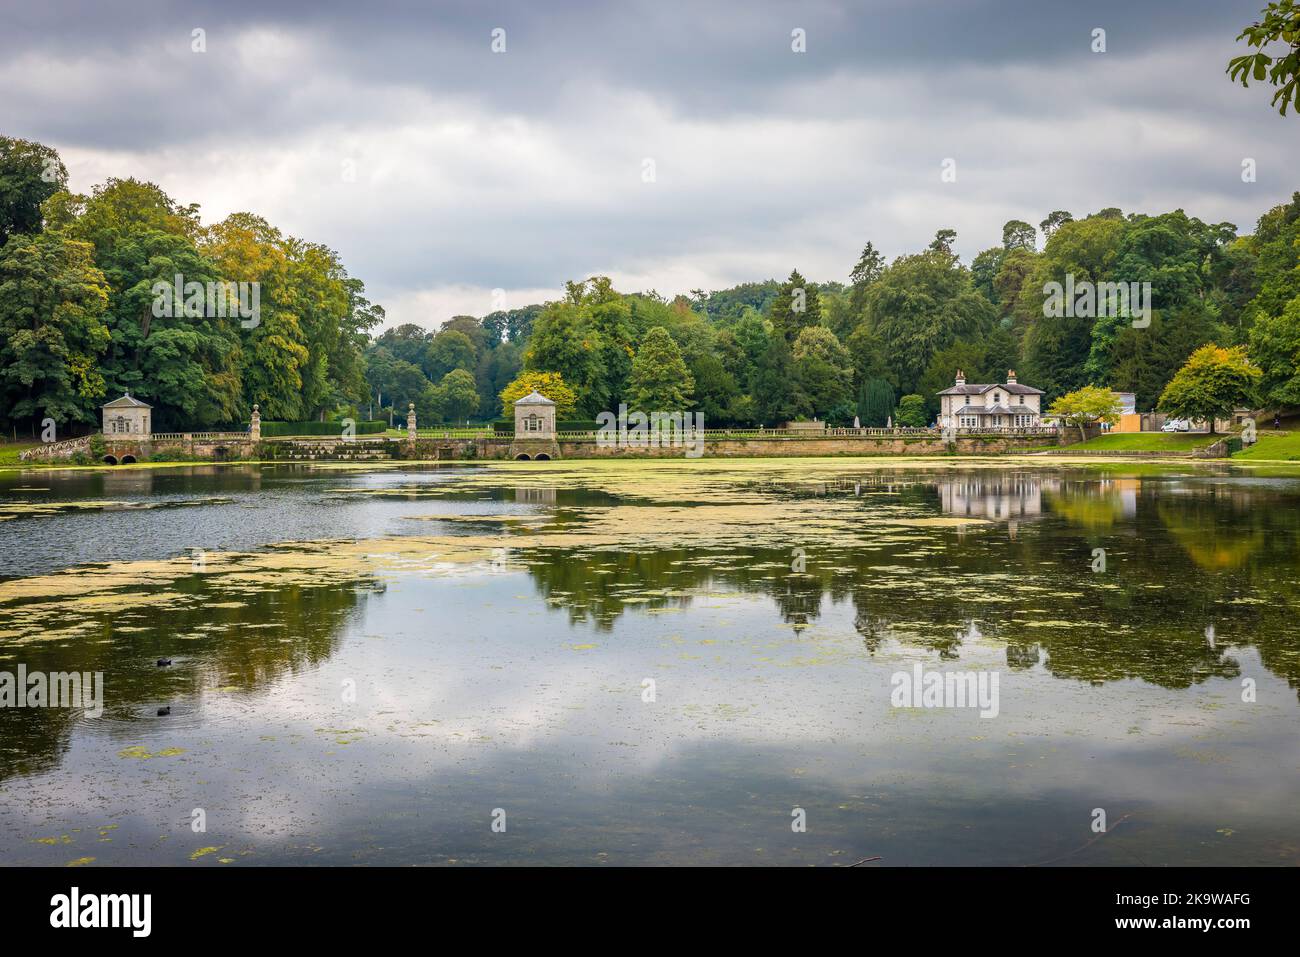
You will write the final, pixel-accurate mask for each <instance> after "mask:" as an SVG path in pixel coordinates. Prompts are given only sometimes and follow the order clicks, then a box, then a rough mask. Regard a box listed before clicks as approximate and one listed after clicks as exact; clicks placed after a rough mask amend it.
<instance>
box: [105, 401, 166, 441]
mask: <svg viewBox="0 0 1300 957" xmlns="http://www.w3.org/2000/svg"><path fill="white" fill-rule="evenodd" d="M100 409H101V410H102V411H103V413H104V435H106V436H108V437H109V438H113V437H115V436H131V437H132V438H139V437H141V436H148V435H151V434H152V433H153V424H152V422H151V421H150V413H151V410H152V409H153V406H151V405H148V404H147V403H144V402H141V401H140V400H139V399H133V398H131V393H129V392H128V393H126V394H125V395H123V396H122V397H121V398H120V399H114V400H113V401H112V402H106V403H104V404H103V405H102V406H100Z"/></svg>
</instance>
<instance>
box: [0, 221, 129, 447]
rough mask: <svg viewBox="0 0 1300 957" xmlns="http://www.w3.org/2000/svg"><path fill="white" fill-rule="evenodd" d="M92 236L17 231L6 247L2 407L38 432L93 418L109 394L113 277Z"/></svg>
mask: <svg viewBox="0 0 1300 957" xmlns="http://www.w3.org/2000/svg"><path fill="white" fill-rule="evenodd" d="M92 255H93V249H92V247H91V246H90V244H89V243H84V242H78V241H76V240H72V239H69V238H67V237H65V236H62V235H60V234H57V233H41V234H37V235H32V236H27V235H22V234H16V235H14V236H11V237H10V238H9V240H8V241H7V242H6V243H5V244H4V246H3V247H0V414H3V416H4V418H3V420H2V421H4V423H5V424H6V425H9V426H11V427H13V426H17V425H19V424H22V425H24V426H29V427H30V431H31V433H32V434H35V433H37V432H38V431H40V430H39V424H40V421H41V420H42V419H45V418H50V419H53V420H54V421H55V423H56V424H57V425H59V426H63V425H70V424H73V423H92V424H93V423H94V422H95V421H96V420H97V411H98V409H97V406H98V405H99V404H100V403H101V402H102V401H103V398H104V392H105V388H104V379H103V376H102V375H101V374H100V371H99V361H100V357H101V356H102V354H103V352H104V350H105V349H106V348H107V347H108V343H109V330H108V327H107V326H106V325H104V323H103V321H102V317H103V314H104V310H105V309H106V308H107V305H108V284H107V282H106V281H105V279H104V275H103V273H102V272H100V270H99V269H98V268H97V267H96V266H95V264H94V261H93V258H92Z"/></svg>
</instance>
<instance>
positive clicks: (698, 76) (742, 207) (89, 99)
mask: <svg viewBox="0 0 1300 957" xmlns="http://www.w3.org/2000/svg"><path fill="white" fill-rule="evenodd" d="M1263 5H1264V0H1090V2H1088V3H1086V4H1085V3H1078V2H1064V0H1062V2H1057V0H1025V2H1022V0H871V2H867V0H860V2H856V3H854V2H832V0H824V2H785V3H778V2H769V0H736V2H709V3H701V2H698V0H695V2H676V0H620V2H617V3H599V4H598V3H593V2H577V0H553V2H541V0H518V2H495V3H494V2H472V0H465V2H445V0H422V2H417V0H401V2H383V0H370V2H366V3H361V2H357V0H313V2H306V0H302V2H279V3H274V4H272V3H266V2H264V0H257V2H254V0H211V2H195V0H188V2H168V0H130V2H127V0H45V2H41V3H30V2H22V0H0V90H3V95H2V96H0V132H3V133H4V134H6V135H10V136H20V137H23V138H27V139H36V140H39V141H41V142H44V143H48V144H50V145H52V146H54V147H56V148H57V149H58V150H59V151H60V152H61V154H62V155H63V158H64V161H65V162H66V163H67V165H68V168H69V171H70V173H71V179H72V187H73V188H74V189H76V190H79V191H89V190H90V189H91V187H93V186H94V185H95V184H97V183H100V182H103V181H104V180H105V179H106V178H107V177H110V176H122V177H125V176H136V177H139V178H144V179H149V180H152V181H154V182H156V183H158V184H159V185H161V186H162V187H163V188H164V189H166V190H167V191H168V193H170V194H171V195H172V196H173V197H175V198H176V199H177V200H179V201H181V202H186V203H189V202H197V203H199V204H200V206H201V207H202V210H203V216H204V219H205V221H216V220H218V219H220V218H222V217H224V216H225V215H226V214H228V213H230V212H233V211H236V210H251V211H253V212H256V213H259V214H261V215H263V216H265V217H266V218H267V219H269V220H270V221H271V222H272V223H273V224H275V225H277V226H278V227H280V228H281V229H282V230H284V231H286V232H289V233H292V234H294V235H298V236H301V237H303V238H306V239H311V240H314V241H318V242H323V243H326V244H328V245H330V246H332V247H334V248H336V249H338V250H339V251H340V253H341V254H342V256H343V258H344V261H345V263H346V264H347V266H348V269H349V271H350V272H351V273H352V274H353V275H356V276H359V277H360V278H361V279H363V280H364V281H365V283H366V285H367V288H368V289H369V291H370V293H371V296H372V298H373V299H375V300H376V301H378V302H380V303H381V304H383V305H384V306H385V307H386V308H387V309H388V310H389V317H390V320H391V321H392V322H417V323H420V324H422V325H426V326H431V327H432V326H436V325H437V324H438V323H440V322H441V321H443V320H445V319H447V318H449V317H450V316H452V315H455V314H457V313H469V314H472V315H483V314H484V313H486V312H488V311H490V310H491V309H492V308H494V306H495V305H497V303H494V301H493V295H492V291H493V290H495V289H502V290H505V295H504V304H505V305H506V306H507V307H515V306H520V305H524V304H527V303H528V302H534V301H541V300H543V299H546V298H553V297H554V296H555V295H556V294H557V291H558V290H559V289H560V288H561V286H562V284H563V282H564V281H565V280H566V279H578V278H585V277H587V276H591V275H594V274H605V275H609V276H612V277H613V278H614V279H615V283H616V286H617V287H618V288H620V289H623V290H626V291H633V290H637V289H651V288H653V289H657V290H658V291H659V292H660V293H663V294H665V295H673V294H675V293H678V292H686V291H689V290H690V289H692V288H695V287H703V288H706V289H713V288H720V287H723V286H728V285H732V284H734V283H737V282H744V281H750V280H761V279H766V278H769V277H783V276H785V275H786V274H788V273H789V271H790V269H791V268H792V267H796V266H797V267H798V268H799V269H800V270H801V271H802V272H803V273H804V274H805V275H806V276H808V277H809V278H812V279H817V280H828V279H838V280H841V281H843V280H845V279H847V275H848V272H849V270H850V269H851V268H852V265H853V263H854V261H855V260H856V258H857V254H858V252H859V251H860V250H861V247H862V245H863V244H864V243H865V242H866V241H867V240H871V241H872V242H874V243H875V244H876V246H877V248H879V249H881V250H883V251H884V252H885V253H886V255H887V256H889V257H890V258H892V257H894V256H896V255H899V254H902V253H906V252H911V251H915V250H916V249H918V248H920V247H923V246H924V245H926V244H927V243H928V242H929V240H930V239H931V238H932V237H933V235H934V232H935V230H936V229H938V228H940V227H951V228H953V229H956V230H957V233H958V240H957V244H956V250H957V251H958V252H959V253H961V254H962V256H963V258H964V260H965V261H967V262H969V261H970V258H971V257H972V256H973V255H974V254H975V253H976V252H978V251H979V250H980V249H982V248H985V247H987V246H989V245H993V244H995V243H997V242H998V241H999V240H1000V237H1001V226H1002V223H1003V222H1005V221H1006V220H1008V219H1012V218H1016V219H1024V220H1027V221H1029V222H1031V223H1035V224H1036V223H1038V222H1039V221H1040V220H1041V219H1042V218H1043V217H1044V216H1045V215H1046V214H1047V213H1048V212H1050V211H1051V210H1053V209H1066V210H1069V211H1071V212H1072V213H1074V214H1075V215H1076V216H1081V215H1083V214H1085V213H1087V212H1091V211H1095V210H1097V209H1100V208H1102V207H1105V206H1119V207H1120V208H1122V209H1123V210H1124V211H1125V212H1153V213H1154V212H1162V211H1166V210H1169V209H1174V208H1178V207H1182V208H1184V209H1186V210H1187V211H1188V213H1189V214H1191V215H1195V216H1199V217H1200V218H1202V219H1205V220H1208V221H1215V222H1218V221H1222V220H1227V221H1229V222H1233V223H1235V224H1237V226H1238V227H1240V228H1241V229H1243V230H1247V229H1249V228H1251V226H1252V225H1253V223H1254V221H1255V219H1256V218H1257V217H1258V216H1259V214H1260V213H1261V212H1262V211H1263V210H1265V209H1266V208H1268V207H1269V206H1272V205H1274V204H1276V203H1278V202H1280V201H1282V200H1284V199H1286V198H1287V197H1289V196H1290V194H1291V192H1292V191H1293V190H1295V189H1300V161H1297V157H1298V156H1300V117H1292V116H1288V117H1286V118H1282V117H1279V116H1278V115H1277V113H1276V112H1274V111H1273V110H1272V109H1271V108H1270V106H1269V104H1268V100H1269V98H1270V95H1271V91H1270V90H1267V89H1265V88H1256V87H1252V88H1251V89H1250V90H1243V89H1241V88H1240V87H1239V86H1234V85H1233V84H1232V83H1230V82H1229V81H1228V79H1227V77H1226V76H1225V75H1224V72H1223V70H1224V67H1225V65H1226V62H1227V60H1228V58H1229V57H1230V56H1231V55H1233V53H1234V50H1236V49H1237V47H1236V45H1235V43H1234V38H1235V37H1236V35H1237V33H1239V32H1240V30H1241V28H1242V27H1243V26H1245V25H1246V24H1248V23H1250V22H1251V21H1252V20H1253V19H1255V17H1256V15H1257V14H1258V11H1259V9H1260V8H1261V7H1262V6H1263ZM1097 28H1101V29H1104V30H1105V45H1106V49H1105V52H1104V53H1096V52H1093V49H1092V47H1093V43H1094V40H1093V31H1094V30H1095V29H1097ZM196 29H201V30H202V31H204V40H205V42H206V51H205V52H195V51H194V49H193V47H194V46H195V41H194V40H193V36H194V31H195V30H196ZM498 30H499V31H504V34H499V33H498V34H497V36H498V38H503V40H504V51H502V52H494V50H493V44H494V40H493V36H494V31H498ZM795 30H802V31H803V34H804V36H805V37H806V41H805V43H806V52H803V53H797V52H794V51H793V50H792V44H793V42H794V41H793V40H792V32H793V31H795ZM500 45H501V39H498V41H497V46H500ZM1246 157H1250V158H1253V159H1254V160H1255V161H1256V163H1257V169H1258V179H1257V181H1256V182H1254V183H1243V182H1242V177H1241V165H1242V160H1243V158H1246ZM945 159H952V160H954V161H955V164H956V181H955V182H944V181H943V178H942V176H941V173H942V168H943V163H944V160H945Z"/></svg>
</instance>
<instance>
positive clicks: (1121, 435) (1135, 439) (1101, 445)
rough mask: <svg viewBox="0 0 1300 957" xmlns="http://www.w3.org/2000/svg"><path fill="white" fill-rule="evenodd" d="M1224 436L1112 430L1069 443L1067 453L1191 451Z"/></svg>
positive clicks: (1066, 448)
mask: <svg viewBox="0 0 1300 957" xmlns="http://www.w3.org/2000/svg"><path fill="white" fill-rule="evenodd" d="M1221 438H1223V436H1222V435H1206V434H1204V433H1199V432H1198V433H1191V432H1110V433H1108V434H1106V435H1099V436H1097V437H1096V438H1095V439H1089V440H1088V441H1087V442H1078V443H1076V444H1074V445H1067V446H1065V448H1064V449H1063V450H1062V451H1064V452H1066V453H1069V452H1071V451H1073V450H1074V449H1096V450H1098V451H1105V452H1191V451H1192V450H1193V449H1199V448H1201V447H1202V446H1205V445H1210V444H1212V443H1214V442H1217V441H1219V439H1221Z"/></svg>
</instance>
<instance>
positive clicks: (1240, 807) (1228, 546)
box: [0, 458, 1300, 867]
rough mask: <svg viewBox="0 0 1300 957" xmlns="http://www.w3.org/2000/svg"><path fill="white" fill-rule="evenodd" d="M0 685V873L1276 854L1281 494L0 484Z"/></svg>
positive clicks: (1287, 565) (345, 483) (1289, 611)
mask: <svg viewBox="0 0 1300 957" xmlns="http://www.w3.org/2000/svg"><path fill="white" fill-rule="evenodd" d="M160 659H161V660H167V661H170V664H166V665H161V666H160V665H159V664H158V662H159V660H160ZM20 665H21V666H22V667H23V668H24V669H25V670H26V672H27V673H28V674H32V673H42V674H53V673H57V672H72V671H76V672H81V673H87V674H93V673H101V674H102V681H103V701H102V704H103V708H102V714H100V715H98V716H97V717H96V716H92V715H91V714H88V713H87V711H86V709H85V708H76V707H39V708H37V707H24V708H17V707H13V708H4V709H0V862H3V863H6V864H46V865H66V864H70V863H76V864H81V865H96V864H99V865H102V864H130V865H137V864H184V865H186V866H211V867H240V866H254V865H268V864H395V865H402V864H502V863H530V864H591V865H600V864H615V865H617V864H715V863H716V864H793V865H824V866H834V865H848V864H854V863H857V862H859V861H861V860H863V859H864V858H869V857H879V858H881V860H880V861H879V862H878V863H872V864H868V865H865V866H881V865H884V866H889V865H931V864H958V865H1099V864H1118V865H1139V864H1141V865H1174V864H1193V865H1201V864H1204V865H1208V864H1216V865H1236V864H1272V865H1283V864H1290V865H1294V864H1297V863H1300V801H1297V794H1298V793H1300V735H1297V730H1300V699H1298V689H1300V477H1293V475H1289V474H1287V473H1286V471H1285V470H1280V471H1279V472H1278V473H1276V474H1270V473H1265V472H1263V471H1251V470H1248V469H1244V468H1239V467H1230V466H1226V465H1218V466H1196V467H1194V466H1191V465H1177V464H1171V465H1155V464H1138V465H1135V464H1130V463H1118V464H1116V463H1110V464H1089V465H1071V464H1061V463H1060V462H1053V461H1051V460H1050V459H1043V458H1037V459H1034V458H1024V459H1018V460H1013V459H1003V460H998V459H985V460H976V459H968V460H936V459H931V460H880V461H875V460H863V459H856V460H846V459H836V460H831V459H817V460H814V459H799V460H735V461H717V460H712V459H702V460H681V461H671V460H658V461H652V462H646V461H605V462H590V461H587V462H551V463H513V462H510V463H493V464H483V465H447V466H432V465H430V466H424V467H419V466H410V465H406V464H400V463H399V464H395V465H393V466H391V467H375V466H364V467H361V466H349V465H319V466H304V465H281V466H270V465H267V466H257V465H232V466H180V467H172V468H159V469H149V468H136V469H122V470H96V471H74V470H66V471H29V472H21V473H20V472H7V473H0V672H11V673H16V672H17V669H18V668H19V666H20ZM935 676H937V677H935ZM968 680H969V683H966V682H967V681H968ZM932 688H933V689H937V690H936V691H935V696H934V697H933V698H931V696H930V694H929V691H930V690H931V689H932ZM954 688H956V689H957V691H958V692H960V691H961V690H962V689H963V688H968V689H970V692H971V695H970V696H969V697H967V698H966V699H965V700H961V699H960V698H954V697H953V689H954ZM977 688H978V689H979V692H978V695H977V694H976V690H975V689H977ZM915 692H921V693H915ZM900 695H902V696H907V700H906V701H900ZM976 697H978V698H979V700H975V698H976ZM166 709H170V710H169V711H167V713H164V714H160V713H159V712H160V711H164V710H166Z"/></svg>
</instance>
